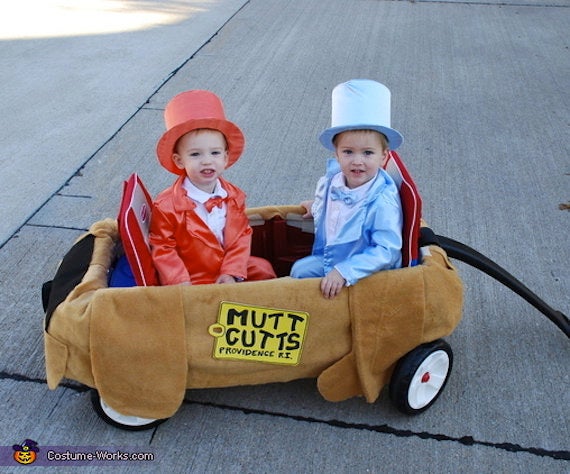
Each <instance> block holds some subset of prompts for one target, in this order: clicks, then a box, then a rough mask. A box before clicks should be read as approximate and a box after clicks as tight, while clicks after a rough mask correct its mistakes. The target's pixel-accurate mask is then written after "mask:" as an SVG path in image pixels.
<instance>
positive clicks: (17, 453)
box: [12, 439, 40, 464]
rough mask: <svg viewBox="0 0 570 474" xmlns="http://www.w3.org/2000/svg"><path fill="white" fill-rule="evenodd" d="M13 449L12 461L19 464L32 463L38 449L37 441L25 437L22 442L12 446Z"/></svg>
mask: <svg viewBox="0 0 570 474" xmlns="http://www.w3.org/2000/svg"><path fill="white" fill-rule="evenodd" d="M12 449H13V450H14V461H16V462H17V463H19V464H32V463H33V462H34V461H35V460H36V457H37V453H38V452H39V451H40V448H38V443H36V442H35V441H34V440H33V439H26V440H25V441H24V442H23V443H22V444H15V445H13V446H12Z"/></svg>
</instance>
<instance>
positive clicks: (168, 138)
mask: <svg viewBox="0 0 570 474" xmlns="http://www.w3.org/2000/svg"><path fill="white" fill-rule="evenodd" d="M200 128H209V129H212V130H218V131H219V132H221V133H223V134H224V136H225V137H226V142H227V145H228V164H227V165H226V168H229V167H230V166H232V165H233V164H234V163H235V162H236V161H237V160H239V158H240V156H241V154H242V152H243V149H244V147H245V137H244V136H243V133H242V131H241V130H240V129H239V127H238V126H237V125H236V124H234V123H232V122H230V121H229V120H221V119H216V118H203V119H192V120H188V121H187V122H183V123H180V124H178V125H176V126H174V127H172V128H171V129H170V130H168V131H167V132H165V133H164V135H162V137H160V140H159V141H158V143H157V145H156V155H157V157H158V161H159V163H160V164H161V165H162V166H163V167H164V168H166V169H167V170H168V171H170V172H171V173H174V174H178V175H183V174H184V173H185V171H184V170H183V169H180V168H178V166H176V163H174V160H173V159H172V155H173V154H174V146H175V145H176V142H177V141H178V140H179V139H180V137H182V136H184V135H186V134H187V133H188V132H191V131H192V130H198V129H200Z"/></svg>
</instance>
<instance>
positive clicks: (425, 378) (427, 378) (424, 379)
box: [422, 372, 430, 383]
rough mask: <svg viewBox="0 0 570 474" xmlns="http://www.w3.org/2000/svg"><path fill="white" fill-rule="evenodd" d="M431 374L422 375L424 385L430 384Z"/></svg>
mask: <svg viewBox="0 0 570 474" xmlns="http://www.w3.org/2000/svg"><path fill="white" fill-rule="evenodd" d="M429 378H430V375H429V372H426V373H425V374H423V375H422V383H428V382H429Z"/></svg>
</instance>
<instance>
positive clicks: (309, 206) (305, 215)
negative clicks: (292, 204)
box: [299, 201, 313, 219]
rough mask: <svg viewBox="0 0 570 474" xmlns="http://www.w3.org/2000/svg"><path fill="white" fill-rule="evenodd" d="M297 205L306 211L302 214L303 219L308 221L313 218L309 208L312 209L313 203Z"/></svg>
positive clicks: (306, 202)
mask: <svg viewBox="0 0 570 474" xmlns="http://www.w3.org/2000/svg"><path fill="white" fill-rule="evenodd" d="M299 205H300V206H302V207H304V208H305V210H306V211H307V212H306V213H305V214H303V219H310V218H311V217H313V213H312V212H311V208H312V207H313V201H302V202H301V204H299Z"/></svg>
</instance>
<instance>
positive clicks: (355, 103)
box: [319, 79, 404, 151]
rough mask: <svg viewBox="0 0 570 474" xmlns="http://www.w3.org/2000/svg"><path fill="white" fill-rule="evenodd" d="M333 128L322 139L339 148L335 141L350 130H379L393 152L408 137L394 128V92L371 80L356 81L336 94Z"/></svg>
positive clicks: (328, 145) (323, 134) (333, 105)
mask: <svg viewBox="0 0 570 474" xmlns="http://www.w3.org/2000/svg"><path fill="white" fill-rule="evenodd" d="M331 117H332V118H331V127H330V128H327V129H326V130H325V131H324V132H322V133H321V135H320V136H319V140H320V141H321V143H322V144H323V146H324V147H325V148H327V149H329V150H333V151H334V149H335V147H334V144H333V138H334V136H335V135H337V134H339V133H341V132H346V131H347V130H376V131H377V132H380V133H383V134H384V135H386V137H387V138H388V145H389V147H390V149H391V150H395V149H396V148H398V147H399V146H400V145H401V144H402V142H403V141H404V137H403V136H402V135H401V134H400V132H398V131H397V130H394V129H393V128H391V127H390V90H389V89H388V88H387V87H386V86H385V85H384V84H380V83H379V82H376V81H371V80H369V79H353V80H351V81H348V82H343V83H342V84H339V85H338V86H336V87H335V88H334V89H333V91H332V114H331Z"/></svg>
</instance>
